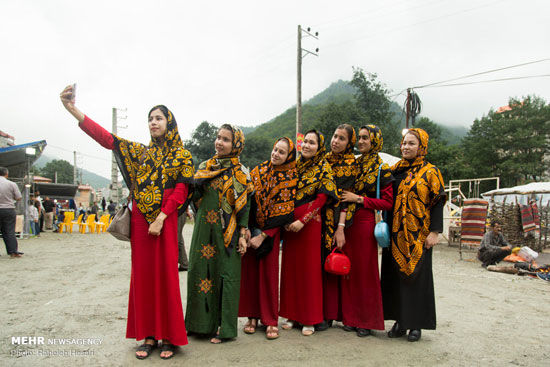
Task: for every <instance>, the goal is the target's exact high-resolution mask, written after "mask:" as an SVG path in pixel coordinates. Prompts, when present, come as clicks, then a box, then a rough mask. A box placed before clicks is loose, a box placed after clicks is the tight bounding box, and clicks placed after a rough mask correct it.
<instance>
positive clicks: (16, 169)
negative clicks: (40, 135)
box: [0, 140, 48, 178]
mask: <svg viewBox="0 0 550 367" xmlns="http://www.w3.org/2000/svg"><path fill="white" fill-rule="evenodd" d="M47 144H48V143H46V140H40V141H34V142H32V143H26V144H20V145H13V146H11V147H4V148H0V166H2V167H6V168H7V169H8V170H9V171H10V174H9V175H10V177H11V178H23V177H25V176H26V175H27V165H32V164H33V163H34V162H35V161H36V160H37V159H38V158H39V157H40V155H41V154H42V152H43V151H44V148H46V145H47ZM27 148H34V149H35V154H34V155H32V156H31V155H27V154H26V149H27Z"/></svg>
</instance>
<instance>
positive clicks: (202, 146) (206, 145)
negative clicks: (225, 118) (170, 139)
mask: <svg viewBox="0 0 550 367" xmlns="http://www.w3.org/2000/svg"><path fill="white" fill-rule="evenodd" d="M217 135H218V128H217V127H216V126H215V125H214V124H211V123H209V122H208V121H203V122H201V123H200V125H199V126H197V128H196V129H195V130H193V133H192V134H191V139H189V140H186V141H185V142H184V145H185V148H186V149H188V150H189V151H190V152H191V154H192V155H193V161H194V162H195V165H197V164H199V163H201V162H203V161H205V160H207V159H210V158H211V157H212V156H213V155H214V153H215V149H214V141H215V140H216V136H217Z"/></svg>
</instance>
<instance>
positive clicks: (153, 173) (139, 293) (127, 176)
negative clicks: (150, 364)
mask: <svg viewBox="0 0 550 367" xmlns="http://www.w3.org/2000/svg"><path fill="white" fill-rule="evenodd" d="M61 102H62V103H63V106H64V107H65V108H66V109H67V111H69V112H70V113H71V114H72V115H73V116H74V117H75V118H76V119H77V120H78V123H79V126H80V128H81V129H82V130H84V132H86V134H88V135H89V136H91V137H92V138H93V139H94V140H96V141H97V142H98V143H99V144H100V145H101V146H103V147H104V148H106V149H110V150H112V151H113V153H114V155H115V158H116V160H117V163H118V166H119V168H120V171H121V173H122V176H123V177H124V180H125V182H126V185H127V186H128V187H129V188H130V195H131V197H132V201H131V211H132V215H131V225H130V227H131V240H130V244H131V249H132V274H131V280H130V300H129V304H128V323H127V327H126V337H127V338H135V339H136V340H142V339H145V342H144V343H143V344H142V345H141V346H140V347H139V348H138V350H137V351H136V357H137V358H138V359H144V358H147V357H148V356H149V355H150V354H151V352H152V350H153V349H154V348H156V347H157V343H158V341H159V340H162V347H161V353H160V356H161V358H163V359H168V358H171V357H173V355H174V352H175V346H177V345H185V344H187V334H186V331H185V322H184V319H183V310H182V304H181V297H180V288H179V275H178V268H177V263H178V238H177V227H178V223H177V222H178V211H180V212H183V210H184V209H185V205H184V203H185V202H186V199H187V193H188V185H189V184H190V183H191V182H192V180H193V173H194V168H193V162H192V159H191V154H190V153H189V152H188V151H187V150H185V149H184V148H183V144H182V142H181V139H180V136H179V133H178V127H177V123H176V119H175V118H174V115H173V114H172V113H171V112H170V111H169V110H168V109H167V108H166V107H165V106H162V105H159V106H155V107H153V108H152V109H151V110H150V111H149V115H148V118H149V132H150V134H151V142H150V143H149V145H143V144H140V143H135V142H131V141H128V140H125V139H122V138H119V137H118V136H116V135H113V134H111V133H110V132H108V131H107V130H105V129H104V128H102V127H101V126H100V125H98V124H96V123H95V122H94V121H92V120H91V119H90V118H89V117H87V116H85V115H84V114H83V113H82V112H81V111H80V110H79V109H78V108H76V106H75V103H74V89H73V86H68V87H66V88H65V89H64V90H63V92H61Z"/></svg>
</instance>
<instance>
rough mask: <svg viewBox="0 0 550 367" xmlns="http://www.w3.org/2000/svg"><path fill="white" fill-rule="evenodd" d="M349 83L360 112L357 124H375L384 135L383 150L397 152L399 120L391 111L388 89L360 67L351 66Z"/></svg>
mask: <svg viewBox="0 0 550 367" xmlns="http://www.w3.org/2000/svg"><path fill="white" fill-rule="evenodd" d="M350 84H351V85H353V86H354V87H355V88H356V92H355V101H356V102H355V103H356V107H357V109H358V110H359V111H360V113H361V121H360V124H359V126H361V125H365V124H375V125H377V126H378V127H379V128H380V129H381V130H382V134H383V136H384V148H383V151H385V152H388V153H390V154H394V155H397V154H399V143H400V141H401V134H400V129H399V121H398V120H396V119H395V116H394V113H393V112H392V111H391V106H392V102H391V101H390V99H389V98H388V96H389V92H390V91H389V90H388V89H387V88H386V86H385V85H384V84H383V83H381V82H379V81H378V80H377V75H376V74H374V73H365V72H364V71H363V69H361V68H353V78H352V80H351V82H350Z"/></svg>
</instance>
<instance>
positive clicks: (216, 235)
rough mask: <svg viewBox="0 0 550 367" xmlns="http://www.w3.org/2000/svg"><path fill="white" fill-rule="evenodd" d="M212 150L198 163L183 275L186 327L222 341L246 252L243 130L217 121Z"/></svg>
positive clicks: (230, 324) (234, 309)
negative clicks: (186, 271) (186, 270)
mask: <svg viewBox="0 0 550 367" xmlns="http://www.w3.org/2000/svg"><path fill="white" fill-rule="evenodd" d="M214 146H215V149H216V155H215V156H214V157H212V158H211V159H209V160H207V161H206V162H203V163H201V164H200V165H199V170H198V171H197V172H196V174H195V192H194V194H193V201H194V204H195V206H196V209H197V210H196V213H197V214H196V216H195V218H196V222H195V228H194V230H193V237H192V240H191V249H190V251H189V252H190V253H189V276H188V278H187V310H186V313H185V316H186V317H185V318H186V323H185V326H186V328H187V331H188V332H191V333H197V334H203V335H214V336H213V338H212V339H211V340H210V342H212V343H214V344H219V343H221V342H222V341H223V340H224V339H231V338H235V337H236V336H237V318H238V311H239V290H240V281H241V257H240V255H243V254H244V253H245V252H246V242H247V238H246V229H247V228H246V227H247V226H248V211H249V208H250V203H249V196H250V195H251V193H252V191H253V186H252V183H251V181H250V175H249V173H248V170H247V169H246V167H244V166H242V165H241V163H240V161H239V155H240V154H241V152H242V150H243V148H244V134H243V133H242V131H241V130H240V129H238V128H235V127H233V126H231V125H222V126H221V128H220V130H219V131H218V135H217V138H216V141H215V143H214Z"/></svg>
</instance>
